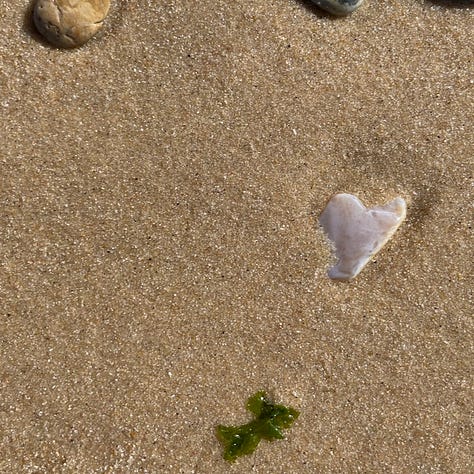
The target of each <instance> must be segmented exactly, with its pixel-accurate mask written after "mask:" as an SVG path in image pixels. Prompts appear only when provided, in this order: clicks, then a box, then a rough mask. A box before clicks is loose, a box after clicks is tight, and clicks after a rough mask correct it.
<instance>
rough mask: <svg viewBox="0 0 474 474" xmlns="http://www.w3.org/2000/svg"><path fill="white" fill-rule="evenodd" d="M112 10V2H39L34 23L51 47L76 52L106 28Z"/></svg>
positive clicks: (48, 0)
mask: <svg viewBox="0 0 474 474" xmlns="http://www.w3.org/2000/svg"><path fill="white" fill-rule="evenodd" d="M109 7H110V0H37V2H36V4H35V8H34V12H33V19H34V22H35V25H36V28H37V29H38V31H39V32H40V33H41V34H42V35H43V36H44V37H45V38H46V39H47V40H48V41H49V42H50V43H51V44H53V45H55V46H58V47H60V48H75V47H77V46H81V45H82V44H84V43H85V42H87V41H88V40H89V39H90V38H92V36H94V35H95V34H96V33H97V32H98V31H99V30H100V29H101V28H102V25H103V21H104V19H105V17H106V16H107V13H108V11H109Z"/></svg>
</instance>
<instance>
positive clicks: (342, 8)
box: [312, 0, 364, 16]
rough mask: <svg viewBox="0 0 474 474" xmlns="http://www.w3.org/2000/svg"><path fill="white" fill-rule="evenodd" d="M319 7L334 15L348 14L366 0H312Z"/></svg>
mask: <svg viewBox="0 0 474 474" xmlns="http://www.w3.org/2000/svg"><path fill="white" fill-rule="evenodd" d="M312 1H313V3H315V4H316V5H318V7H320V8H322V9H323V10H326V11H327V12H329V13H332V14H333V15H340V16H342V15H348V14H349V13H352V12H353V11H354V10H357V9H358V8H359V7H360V6H361V5H362V2H363V1H364V0H312Z"/></svg>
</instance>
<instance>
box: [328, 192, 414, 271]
mask: <svg viewBox="0 0 474 474" xmlns="http://www.w3.org/2000/svg"><path fill="white" fill-rule="evenodd" d="M405 216H406V203H405V201H404V199H402V198H401V197H397V198H396V199H394V200H393V201H390V202H389V203H387V204H385V205H384V206H376V207H373V208H371V209H367V208H366V207H365V206H364V205H363V204H362V202H360V200H359V199H357V197H355V196H353V195H352V194H336V195H335V196H333V197H332V198H331V199H330V201H329V202H328V203H327V205H326V207H325V209H324V211H323V212H322V213H321V215H320V217H319V224H320V226H321V227H322V229H323V230H324V232H325V233H326V235H327V236H328V238H329V240H330V241H331V242H332V243H333V245H334V250H335V254H336V257H337V259H338V261H337V263H336V265H334V266H333V267H332V268H330V269H329V271H328V276H329V278H332V279H335V280H350V279H351V278H354V277H355V276H356V275H358V274H359V272H360V271H361V270H362V269H363V268H364V267H365V265H366V264H367V262H368V261H369V260H370V259H371V257H373V256H374V255H375V254H376V253H377V252H378V251H379V250H380V249H381V248H382V247H383V246H384V245H385V243H386V242H387V241H388V240H389V239H390V237H392V235H393V234H394V233H395V231H396V230H397V229H398V228H399V227H400V224H401V223H402V222H403V220H404V219H405Z"/></svg>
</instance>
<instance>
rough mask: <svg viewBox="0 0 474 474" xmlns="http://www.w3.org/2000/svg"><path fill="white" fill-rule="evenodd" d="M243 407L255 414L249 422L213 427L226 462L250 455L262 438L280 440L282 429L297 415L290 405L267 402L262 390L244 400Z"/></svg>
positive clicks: (290, 423)
mask: <svg viewBox="0 0 474 474" xmlns="http://www.w3.org/2000/svg"><path fill="white" fill-rule="evenodd" d="M246 408H247V410H249V411H250V412H251V413H253V414H254V415H255V418H254V419H253V420H252V421H250V422H249V423H246V424H245V425H240V426H223V425H219V426H218V427H217V438H218V439H219V441H220V442H221V443H222V445H223V446H224V459H225V460H227V461H229V462H234V461H235V460H236V459H237V458H238V457H239V456H244V455H246V454H252V453H253V452H254V451H255V449H256V448H257V446H258V443H260V440H261V439H262V438H263V439H266V440H268V441H273V440H275V439H283V437H284V436H283V432H282V430H283V429H285V428H289V427H290V426H291V425H292V424H293V422H294V421H295V420H296V419H297V418H298V416H299V414H300V413H299V411H297V410H295V409H294V408H287V407H285V406H283V405H276V404H274V403H272V402H270V401H269V400H268V398H267V395H266V393H265V392H264V391H263V390H262V391H260V392H257V393H256V394H255V395H254V396H252V397H250V398H249V399H248V401H247V406H246Z"/></svg>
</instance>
